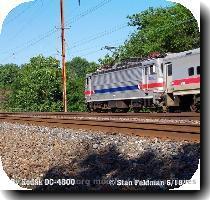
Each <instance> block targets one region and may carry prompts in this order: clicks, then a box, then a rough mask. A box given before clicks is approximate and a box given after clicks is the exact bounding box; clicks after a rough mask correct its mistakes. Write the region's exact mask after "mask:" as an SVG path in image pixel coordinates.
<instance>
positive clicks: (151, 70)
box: [149, 65, 156, 74]
mask: <svg viewBox="0 0 210 200" xmlns="http://www.w3.org/2000/svg"><path fill="white" fill-rule="evenodd" d="M149 68H150V74H155V73H156V69H155V65H150V67H149Z"/></svg>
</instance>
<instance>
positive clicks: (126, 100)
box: [85, 49, 200, 112]
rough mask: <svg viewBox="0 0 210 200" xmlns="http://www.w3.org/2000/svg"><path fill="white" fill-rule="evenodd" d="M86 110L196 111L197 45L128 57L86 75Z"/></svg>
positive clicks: (198, 92) (197, 91)
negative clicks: (154, 55) (153, 55)
mask: <svg viewBox="0 0 210 200" xmlns="http://www.w3.org/2000/svg"><path fill="white" fill-rule="evenodd" d="M85 98H86V103H87V108H88V110H89V111H96V112H102V111H103V112H105V111H111V112H116V111H121V112H128V111H129V110H130V109H133V110H134V112H139V111H142V110H145V108H146V109H148V110H155V111H166V110H179V109H182V110H189V109H191V110H192V111H196V110H198V109H199V104H200V49H194V50H191V51H186V52H181V53H175V54H168V55H166V56H163V57H158V58H150V59H145V60H140V59H132V60H129V61H127V62H126V63H122V64H116V65H115V66H113V67H112V68H110V69H106V70H100V71H97V72H95V73H92V74H88V75H87V76H86V85H85Z"/></svg>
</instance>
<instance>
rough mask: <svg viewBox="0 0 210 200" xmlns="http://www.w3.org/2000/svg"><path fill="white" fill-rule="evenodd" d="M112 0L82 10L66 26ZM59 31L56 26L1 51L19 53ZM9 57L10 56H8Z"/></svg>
mask: <svg viewBox="0 0 210 200" xmlns="http://www.w3.org/2000/svg"><path fill="white" fill-rule="evenodd" d="M36 1H38V0H36ZM111 1H112V0H103V1H100V2H99V3H98V4H97V5H96V6H93V7H91V8H89V9H86V10H85V11H84V12H82V13H81V14H79V15H77V16H76V17H74V18H73V19H72V20H71V21H70V22H67V24H66V26H67V25H70V24H72V23H75V22H77V21H78V20H79V19H81V18H82V17H85V16H87V15H88V14H91V13H93V12H94V11H96V10H98V9H99V8H101V7H103V6H104V5H106V4H107V3H109V2H111ZM57 31H58V30H57V28H56V27H54V28H52V29H50V30H49V31H48V32H46V33H43V34H41V35H39V36H38V37H36V38H34V39H31V40H29V41H27V42H26V43H24V44H22V45H19V46H16V47H15V48H13V49H10V50H7V51H4V52H1V54H11V53H12V54H18V53H20V52H22V50H23V49H27V48H29V47H31V46H33V45H35V44H37V43H39V42H40V41H42V40H44V39H46V38H47V36H51V35H52V34H54V33H56V32H57ZM10 52H11V53H10ZM7 57H8V58H9V56H7ZM3 60H4V61H5V59H3Z"/></svg>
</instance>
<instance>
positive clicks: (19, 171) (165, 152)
mask: <svg viewBox="0 0 210 200" xmlns="http://www.w3.org/2000/svg"><path fill="white" fill-rule="evenodd" d="M0 156H1V159H2V163H3V167H4V170H5V172H6V173H7V175H8V176H9V177H10V178H11V179H14V180H15V181H16V182H17V183H18V184H19V185H21V186H22V187H25V188H31V189H34V190H36V191H70V192H72V191H74V192H75V191H76V192H81V191H108V192H109V191H145V190H146V191H162V190H168V189H170V188H175V187H179V184H180V183H185V182H184V181H186V180H190V179H191V177H192V176H193V175H194V173H195V172H196V170H197V168H198V163H199V158H200V144H199V143H192V142H188V141H179V142H177V141H172V140H161V139H158V138H153V139H151V138H146V137H136V136H128V135H123V134H116V133H104V132H99V131H94V132H93V131H87V130H73V129H63V128H49V127H43V126H33V125H23V124H17V123H15V124H12V123H6V122H0ZM52 180H54V183H52ZM60 180H61V182H59V181H60ZM50 181H51V182H50ZM62 181H63V182H62ZM160 181H163V182H160ZM140 183H141V184H140ZM159 183H161V184H159ZM163 183H164V184H163ZM169 183H170V184H169Z"/></svg>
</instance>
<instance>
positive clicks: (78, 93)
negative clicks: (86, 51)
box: [67, 57, 98, 112]
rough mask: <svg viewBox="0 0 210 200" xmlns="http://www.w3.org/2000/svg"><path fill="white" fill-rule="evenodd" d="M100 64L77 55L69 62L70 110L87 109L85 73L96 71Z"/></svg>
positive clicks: (68, 88) (68, 96) (68, 94)
mask: <svg viewBox="0 0 210 200" xmlns="http://www.w3.org/2000/svg"><path fill="white" fill-rule="evenodd" d="M97 68H98V65H97V64H96V63H94V62H90V63H89V62H88V61H87V60H86V59H84V58H80V57H76V58H73V59H72V60H71V62H68V63H67V99H68V111H78V112H79V111H80V112H81V111H85V110H86V106H85V96H84V86H85V75H86V74H88V73H92V72H95V71H96V70H97Z"/></svg>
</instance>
